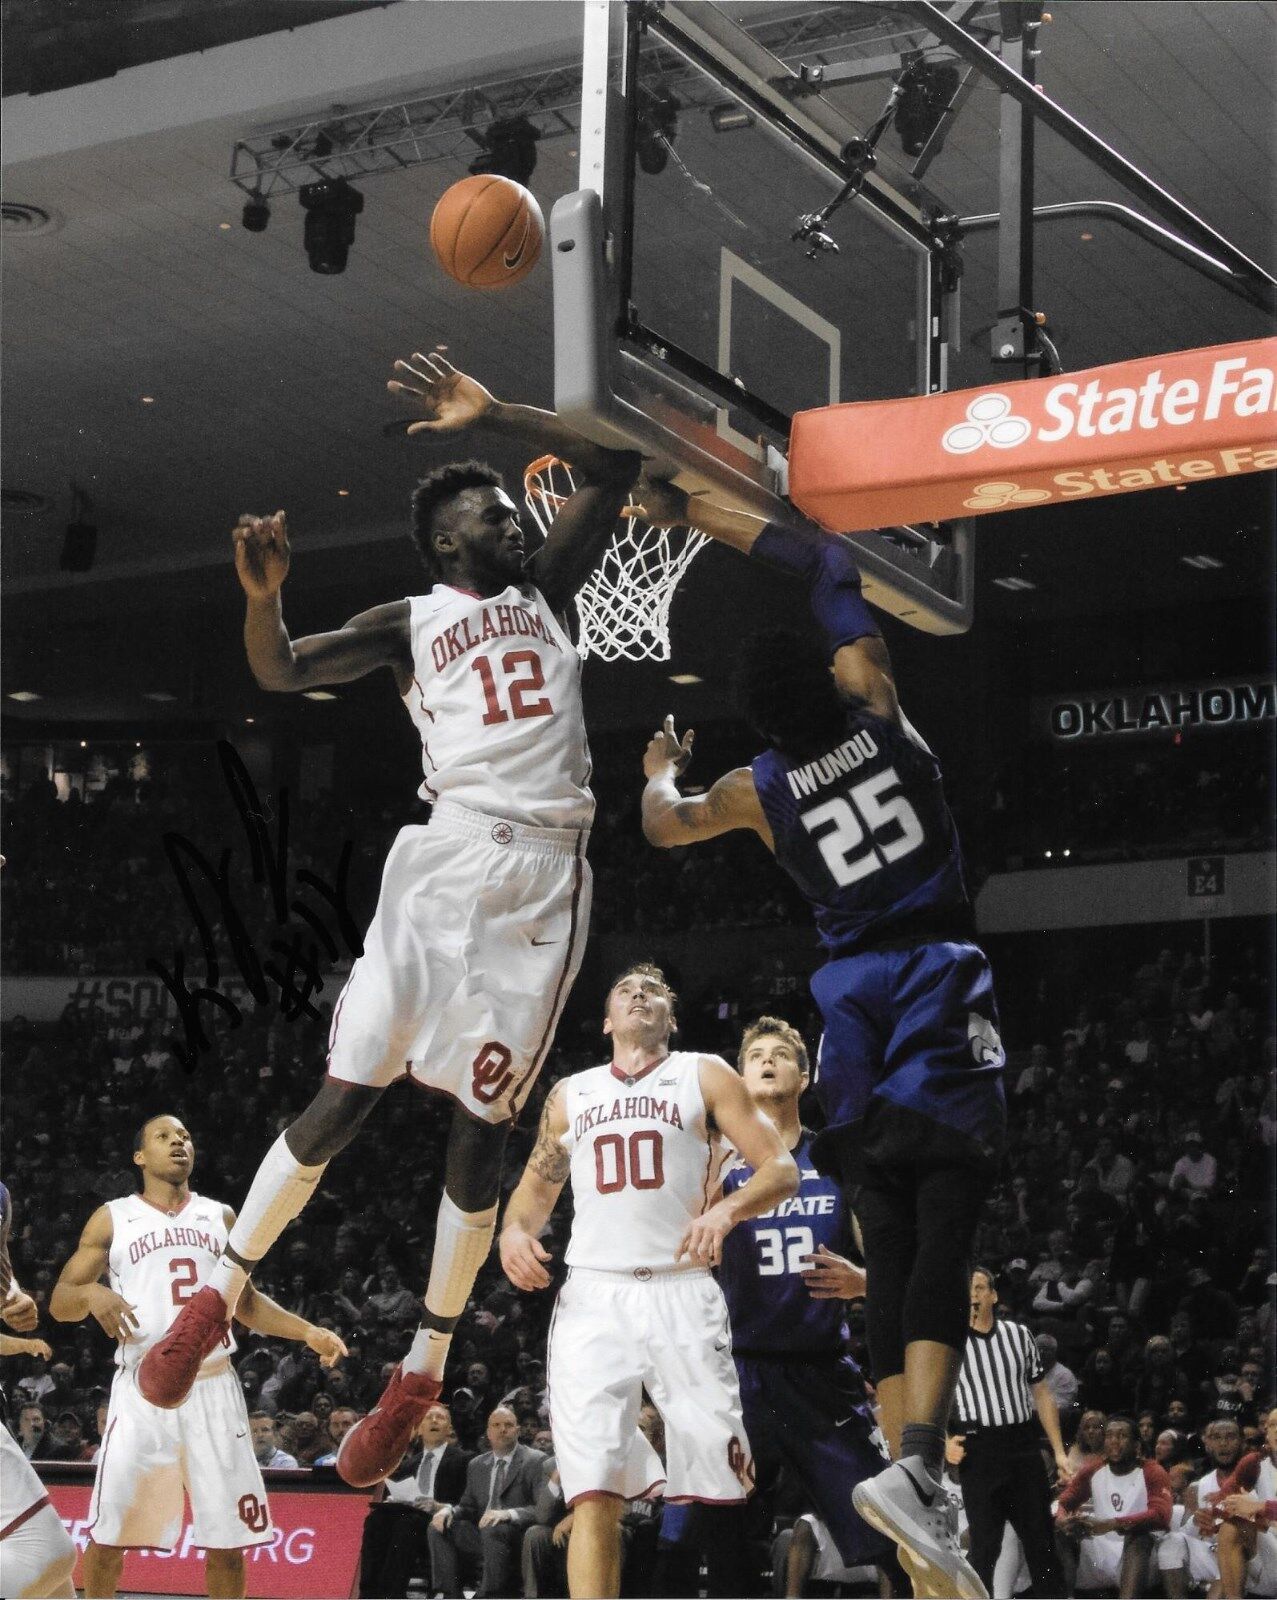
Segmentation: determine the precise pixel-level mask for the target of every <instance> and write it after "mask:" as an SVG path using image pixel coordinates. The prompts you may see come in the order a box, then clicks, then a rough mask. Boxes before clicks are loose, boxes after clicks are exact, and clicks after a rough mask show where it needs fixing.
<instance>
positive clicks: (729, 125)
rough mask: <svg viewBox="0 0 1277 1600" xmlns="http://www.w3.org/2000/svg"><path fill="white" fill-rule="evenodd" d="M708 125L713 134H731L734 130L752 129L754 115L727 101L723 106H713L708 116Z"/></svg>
mask: <svg viewBox="0 0 1277 1600" xmlns="http://www.w3.org/2000/svg"><path fill="white" fill-rule="evenodd" d="M709 120H710V123H711V125H712V127H713V129H714V131H715V133H731V132H732V131H733V129H735V128H752V127H753V126H754V115H753V112H751V111H746V109H745V107H744V106H738V105H736V104H735V103H734V102H732V101H730V100H729V101H728V103H727V104H726V105H725V106H715V107H714V109H713V110H712V111H711V112H710V114H709Z"/></svg>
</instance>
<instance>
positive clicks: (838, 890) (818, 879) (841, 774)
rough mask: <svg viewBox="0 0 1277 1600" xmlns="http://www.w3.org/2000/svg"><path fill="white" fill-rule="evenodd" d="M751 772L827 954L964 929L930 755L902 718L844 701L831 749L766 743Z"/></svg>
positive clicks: (956, 856)
mask: <svg viewBox="0 0 1277 1600" xmlns="http://www.w3.org/2000/svg"><path fill="white" fill-rule="evenodd" d="M753 773H754V787H755V788H756V789H757V791H758V798H759V801H760V802H761V804H762V807H763V810H764V812H765V813H766V816H767V820H768V822H769V823H770V824H771V830H772V835H773V838H774V840H775V846H776V860H777V861H778V862H779V863H780V865H781V866H782V867H784V869H785V871H786V872H788V873H789V875H790V877H791V878H793V880H794V882H795V883H796V884H797V885H798V887H799V888H800V889H801V890H802V892H803V894H804V895H805V896H806V897H807V899H808V901H810V903H811V906H812V909H813V910H814V912H815V914H816V926H817V927H818V928H819V930H820V937H821V940H822V942H823V943H824V944H825V945H826V947H827V948H828V949H829V950H830V951H831V952H833V954H835V955H838V956H848V955H854V954H855V953H856V951H857V950H859V949H865V948H868V947H870V946H872V945H873V944H875V943H876V942H877V941H879V940H883V939H894V938H898V937H910V936H914V935H920V936H922V937H932V938H946V937H947V938H967V937H969V936H970V932H971V928H970V922H971V904H970V900H969V897H968V895H967V886H966V880H965V878H964V875H963V870H962V850H961V847H960V845H959V844H958V835H957V831H956V830H955V828H954V825H953V818H952V817H951V816H950V814H949V807H948V805H947V804H946V803H945V798H944V790H943V788H942V786H941V781H940V764H939V762H938V761H937V760H936V758H935V757H934V756H933V755H932V754H931V752H930V750H928V749H927V747H926V745H925V744H924V743H923V742H922V740H921V739H920V738H919V737H918V736H917V734H915V733H914V732H913V730H912V729H907V730H906V729H905V728H901V727H897V726H896V725H895V724H894V723H892V722H887V721H885V720H884V719H883V718H881V717H875V716H871V715H869V714H868V713H867V712H857V711H848V713H847V724H846V734H845V737H844V738H843V739H842V740H840V741H839V742H837V743H835V744H832V745H831V747H830V748H829V749H827V750H824V751H820V752H816V753H814V755H813V756H811V757H807V758H804V759H801V760H794V759H791V758H790V757H788V756H785V755H782V754H781V752H780V751H779V750H767V751H764V753H763V754H762V755H760V756H758V757H756V758H755V760H754V763H753Z"/></svg>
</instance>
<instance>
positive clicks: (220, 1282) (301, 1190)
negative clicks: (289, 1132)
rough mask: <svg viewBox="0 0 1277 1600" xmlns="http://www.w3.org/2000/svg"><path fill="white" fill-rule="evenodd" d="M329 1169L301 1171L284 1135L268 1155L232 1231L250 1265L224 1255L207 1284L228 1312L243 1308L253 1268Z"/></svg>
mask: <svg viewBox="0 0 1277 1600" xmlns="http://www.w3.org/2000/svg"><path fill="white" fill-rule="evenodd" d="M327 1165H328V1163H327V1162H326V1161H325V1162H323V1163H321V1164H320V1165H319V1166H317V1167H304V1166H302V1164H301V1162H300V1161H298V1159H297V1158H296V1156H294V1154H293V1153H292V1151H291V1150H290V1149H289V1148H288V1145H287V1143H286V1141H285V1138H284V1135H283V1134H282V1133H281V1134H280V1136H279V1138H278V1139H276V1141H275V1143H274V1144H273V1145H272V1146H271V1147H270V1149H269V1150H268V1151H267V1152H266V1155H265V1157H264V1159H263V1161H262V1164H261V1166H260V1167H258V1169H257V1176H256V1177H255V1178H254V1179H253V1186H252V1188H251V1189H250V1190H249V1191H248V1198H247V1199H246V1200H245V1201H244V1206H243V1209H242V1210H241V1212H240V1214H239V1217H238V1218H237V1220H236V1223H235V1226H234V1227H233V1228H232V1229H231V1237H230V1247H231V1249H232V1250H233V1251H234V1252H235V1254H236V1255H237V1256H239V1257H240V1258H241V1260H242V1261H245V1262H247V1263H248V1265H247V1266H246V1267H245V1266H241V1265H240V1263H239V1262H238V1261H232V1260H231V1259H230V1257H229V1256H228V1255H226V1254H223V1255H222V1257H221V1259H220V1260H219V1261H218V1263H217V1265H216V1266H215V1267H214V1268H213V1271H212V1273H211V1274H210V1275H209V1280H208V1281H209V1283H210V1284H211V1285H212V1286H213V1288H214V1289H216V1290H217V1292H218V1293H219V1294H220V1295H221V1297H222V1299H223V1300H225V1301H226V1305H227V1309H228V1310H230V1311H232V1312H233V1311H234V1310H235V1307H236V1306H237V1305H238V1304H239V1297H240V1295H241V1294H242V1293H243V1292H244V1285H245V1284H246V1283H247V1282H248V1278H249V1274H250V1273H251V1271H252V1270H253V1268H254V1267H255V1266H256V1265H257V1263H258V1262H259V1261H260V1260H261V1259H262V1257H263V1256H264V1255H265V1254H266V1252H267V1251H268V1250H269V1249H270V1247H271V1246H272V1245H273V1244H274V1243H275V1241H276V1239H278V1238H279V1236H280V1234H281V1233H283V1231H284V1229H285V1228H286V1227H287V1226H288V1224H289V1223H290V1222H291V1221H292V1220H293V1218H294V1217H297V1216H300V1215H301V1213H302V1210H303V1209H304V1207H305V1205H306V1202H307V1201H308V1200H309V1199H310V1197H311V1195H312V1194H314V1192H315V1185H316V1184H317V1183H318V1182H319V1180H320V1178H321V1177H323V1174H324V1168H325V1167H326V1166H327Z"/></svg>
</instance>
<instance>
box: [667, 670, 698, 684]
mask: <svg viewBox="0 0 1277 1600" xmlns="http://www.w3.org/2000/svg"><path fill="white" fill-rule="evenodd" d="M704 681H705V680H704V679H703V678H698V677H697V676H696V674H695V673H694V672H671V673H670V682H671V683H677V684H679V685H683V684H688V683H703V682H704Z"/></svg>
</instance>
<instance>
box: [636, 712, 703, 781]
mask: <svg viewBox="0 0 1277 1600" xmlns="http://www.w3.org/2000/svg"><path fill="white" fill-rule="evenodd" d="M695 739H696V732H695V729H693V728H689V729H688V730H687V732H686V733H685V734H684V735H683V737H682V738H681V739H680V738H679V737H678V736H677V735H676V734H675V732H674V717H673V715H672V714H671V715H670V716H668V717H666V719H665V721H664V722H663V723H662V724H661V726H660V727H659V728H658V729H657V730H656V732H655V733H654V734H653V735H652V738H651V741H650V742H649V744H648V747H647V749H646V750H645V751H644V752H643V776H644V777H645V778H677V777H678V775H679V774H680V773H681V772H683V771H685V770H686V767H687V764H688V762H689V761H690V760H691V759H692V744H693V742H694V741H695Z"/></svg>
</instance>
